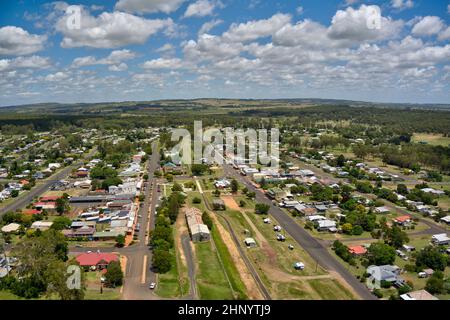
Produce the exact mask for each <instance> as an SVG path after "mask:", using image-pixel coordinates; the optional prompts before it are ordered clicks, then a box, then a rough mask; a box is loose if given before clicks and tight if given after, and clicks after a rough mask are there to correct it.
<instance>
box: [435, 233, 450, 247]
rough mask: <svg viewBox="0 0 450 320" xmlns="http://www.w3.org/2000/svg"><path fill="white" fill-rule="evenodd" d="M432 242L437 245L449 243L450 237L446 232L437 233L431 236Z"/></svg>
mask: <svg viewBox="0 0 450 320" xmlns="http://www.w3.org/2000/svg"><path fill="white" fill-rule="evenodd" d="M431 242H432V243H433V244H437V245H447V244H450V238H449V237H447V234H446V233H440V234H435V235H433V236H432V237H431Z"/></svg>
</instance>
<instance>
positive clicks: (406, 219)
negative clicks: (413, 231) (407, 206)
mask: <svg viewBox="0 0 450 320" xmlns="http://www.w3.org/2000/svg"><path fill="white" fill-rule="evenodd" d="M394 222H395V223H396V224H398V225H401V226H406V225H408V224H410V223H411V216H409V215H404V216H400V217H397V218H395V219H394Z"/></svg>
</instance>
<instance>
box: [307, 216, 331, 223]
mask: <svg viewBox="0 0 450 320" xmlns="http://www.w3.org/2000/svg"><path fill="white" fill-rule="evenodd" d="M306 220H308V221H311V222H314V221H319V220H327V218H325V217H324V216H308V217H306Z"/></svg>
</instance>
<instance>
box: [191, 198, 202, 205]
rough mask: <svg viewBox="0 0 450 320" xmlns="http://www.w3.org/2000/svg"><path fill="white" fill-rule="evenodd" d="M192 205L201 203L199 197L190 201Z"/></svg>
mask: <svg viewBox="0 0 450 320" xmlns="http://www.w3.org/2000/svg"><path fill="white" fill-rule="evenodd" d="M192 203H194V204H199V203H202V199H200V198H199V197H195V198H194V199H192Z"/></svg>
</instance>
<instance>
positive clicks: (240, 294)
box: [211, 228, 248, 300]
mask: <svg viewBox="0 0 450 320" xmlns="http://www.w3.org/2000/svg"><path fill="white" fill-rule="evenodd" d="M211 235H212V238H213V240H214V243H215V244H216V248H217V251H218V254H219V256H220V259H221V260H222V264H223V266H224V269H225V272H226V273H227V275H228V279H229V280H230V283H231V286H232V287H233V291H234V292H235V293H236V294H237V297H236V299H239V300H245V299H247V298H248V297H247V294H246V293H245V292H246V290H245V285H244V283H243V282H242V280H241V277H240V276H239V272H238V270H237V268H236V266H235V264H234V263H233V260H232V258H231V255H230V252H229V251H228V249H227V247H226V245H225V243H224V242H223V240H222V237H221V236H220V234H219V232H218V231H217V229H216V228H213V229H212V232H211Z"/></svg>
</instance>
